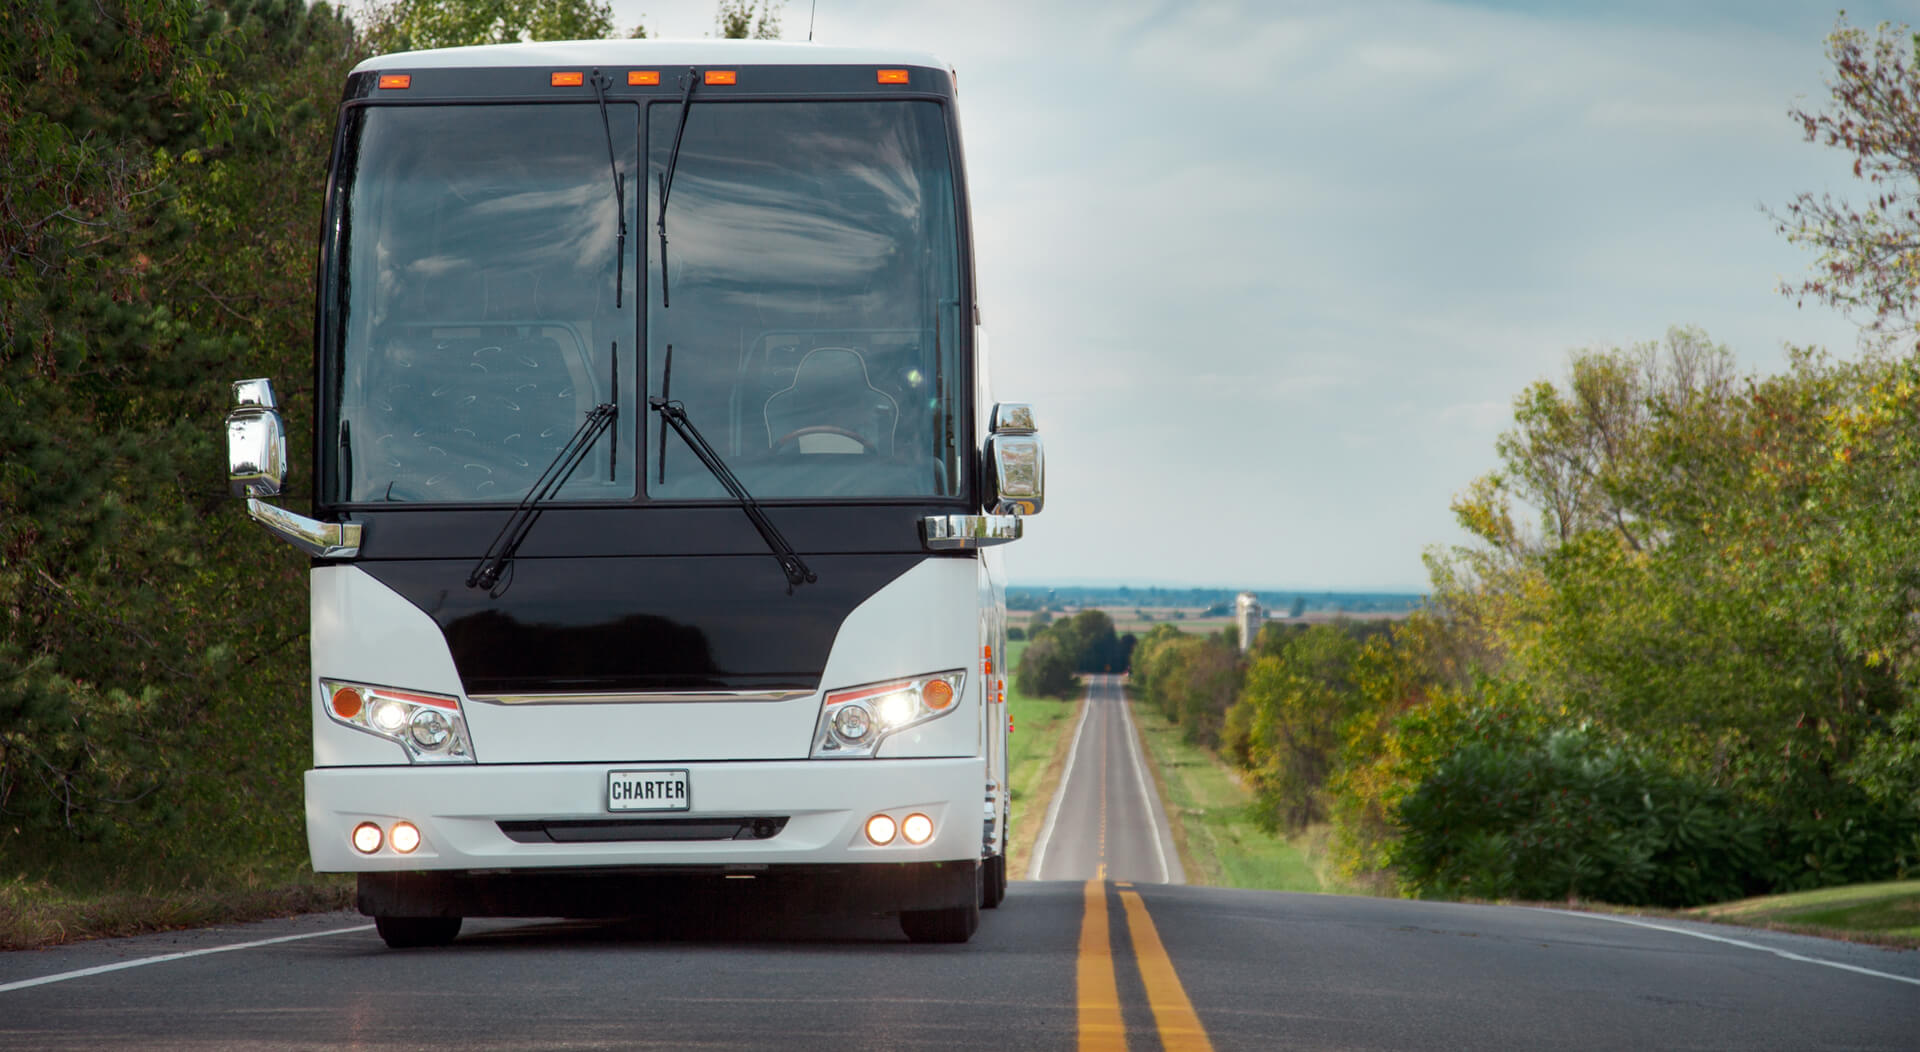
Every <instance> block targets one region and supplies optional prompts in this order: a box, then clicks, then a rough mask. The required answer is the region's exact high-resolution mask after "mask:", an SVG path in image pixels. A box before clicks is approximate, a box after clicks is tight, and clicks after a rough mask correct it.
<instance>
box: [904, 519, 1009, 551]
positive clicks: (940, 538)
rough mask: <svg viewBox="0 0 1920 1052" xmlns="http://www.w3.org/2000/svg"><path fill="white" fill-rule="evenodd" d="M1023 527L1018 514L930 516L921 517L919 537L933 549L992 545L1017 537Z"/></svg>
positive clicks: (1004, 542)
mask: <svg viewBox="0 0 1920 1052" xmlns="http://www.w3.org/2000/svg"><path fill="white" fill-rule="evenodd" d="M1025 530H1026V527H1025V524H1024V523H1022V522H1021V520H1020V516H1019V515H929V516H927V517H926V518H924V519H921V520H920V537H921V540H922V541H923V542H924V543H925V544H926V546H927V548H928V549H930V550H932V551H936V552H940V551H961V550H966V549H972V548H991V547H993V546H994V545H997V544H1007V543H1010V542H1012V541H1017V540H1019V539H1020V536H1021V534H1022V533H1024V532H1025Z"/></svg>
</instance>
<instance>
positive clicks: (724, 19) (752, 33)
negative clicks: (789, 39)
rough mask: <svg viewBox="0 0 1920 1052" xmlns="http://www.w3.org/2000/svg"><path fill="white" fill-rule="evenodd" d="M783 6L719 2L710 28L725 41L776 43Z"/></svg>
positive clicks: (767, 0) (778, 2)
mask: <svg viewBox="0 0 1920 1052" xmlns="http://www.w3.org/2000/svg"><path fill="white" fill-rule="evenodd" d="M785 6H786V5H785V3H784V2H783V0H720V6H719V7H718V9H716V10H715V11H714V13H713V27H714V28H715V29H718V30H719V31H720V36H721V37H722V38H724V39H727V40H747V39H749V38H751V39H753V40H778V39H780V9H781V8H782V7H785Z"/></svg>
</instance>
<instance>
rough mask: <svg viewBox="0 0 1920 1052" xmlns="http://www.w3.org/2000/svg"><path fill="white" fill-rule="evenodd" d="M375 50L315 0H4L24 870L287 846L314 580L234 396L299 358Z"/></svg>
mask: <svg viewBox="0 0 1920 1052" xmlns="http://www.w3.org/2000/svg"><path fill="white" fill-rule="evenodd" d="M360 55H361V52H360V50H359V48H358V45H357V44H356V42H355V38H354V36H353V32H352V27H351V26H350V25H349V24H348V23H347V22H346V21H345V19H344V18H342V17H340V16H339V15H338V14H337V13H336V12H335V11H334V10H333V9H331V8H329V7H327V6H326V5H324V4H316V5H314V6H313V7H311V8H309V7H308V6H307V5H306V4H304V3H302V2H300V0H229V2H225V3H202V2H196V0H121V2H108V3H104V4H97V3H94V2H91V0H88V2H75V0H30V2H26V3H20V4H14V5H10V6H8V7H7V8H5V9H4V10H0V129H4V130H0V136H3V137H4V143H5V153H6V157H7V159H8V160H7V163H6V164H5V165H4V166H3V168H4V172H3V174H0V180H4V190H3V192H0V245H3V246H4V247H5V252H4V255H3V256H0V319H4V322H0V341H3V342H0V397H3V398H5V399H6V400H7V409H6V411H4V412H0V604H4V606H5V608H6V609H7V610H8V612H9V616H8V618H7V619H5V621H4V622H3V623H0V816H4V821H0V845H4V849H5V851H6V853H7V855H8V856H9V857H10V858H13V859H16V860H20V861H22V863H23V864H25V862H26V861H27V860H36V859H50V858H53V857H57V856H58V855H59V854H60V853H61V852H64V851H69V850H76V849H79V848H83V847H85V846H86V845H99V846H102V847H103V848H105V849H108V850H110V851H111V852H112V857H114V858H117V859H122V860H125V861H127V862H128V863H129V864H132V865H133V866H134V868H135V870H136V871H137V869H138V863H137V861H135V860H138V859H141V858H151V859H166V860H168V862H169V865H170V866H171V867H172V870H173V872H175V873H176V874H178V875H180V876H182V877H185V876H190V875H191V874H192V872H193V870H192V868H191V866H193V865H195V864H200V865H211V864H215V863H217V862H219V861H221V860H225V859H228V858H231V857H234V856H249V855H252V856H264V857H265V858H267V859H270V860H273V861H275V862H276V863H278V864H290V863H291V862H292V861H293V860H294V859H296V858H297V857H298V855H297V853H298V851H299V848H300V846H301V845H300V839H301V838H300V836H299V834H298V831H297V827H296V824H293V823H288V822H286V821H285V816H286V815H287V814H290V813H295V812H297V800H298V790H297V772H298V769H299V765H300V757H301V753H302V751H303V747H304V745H305V723H304V720H300V719H294V718H291V717H290V714H297V713H299V712H302V711H304V709H305V706H306V704H307V689H306V687H305V673H304V670H303V668H302V667H301V663H302V661H303V656H304V650H305V647H304V638H305V620H306V618H305V613H304V604H303V603H302V601H301V599H300V596H301V593H302V591H303V590H304V577H305V574H304V571H303V569H302V568H301V566H300V565H299V560H298V559H289V558H287V557H286V556H287V553H286V552H285V551H284V549H283V548H281V547H279V546H277V545H275V543H274V542H272V541H270V540H269V539H268V538H266V537H265V536H263V535H262V534H261V532H260V531H259V530H257V529H255V528H253V527H252V526H251V524H249V523H247V522H245V521H244V517H243V516H240V515H236V514H234V513H233V512H234V508H233V505H232V503H231V501H230V500H229V499H228V498H227V497H226V495H225V484H224V479H222V478H221V474H220V468H219V464H220V463H221V459H220V451H219V448H218V442H219V435H220V429H219V426H218V420H219V418H220V414H221V412H222V411H223V410H224V408H225V402H226V384H225V382H224V380H225V379H226V378H233V377H240V376H259V375H275V376H281V377H286V378H289V379H297V378H299V377H301V376H304V375H307V374H308V372H309V371H310V362H311V343H310V340H311V317H310V310H309V309H308V307H307V304H310V303H311V284H310V282H311V274H312V263H311V253H312V245H313V242H314V239H315V236H316V229H315V223H316V221H317V217H318V214H319V200H320V193H321V190H322V187H323V184H324V178H325V157H326V155H327V143H328V139H329V132H330V130H331V125H332V110H333V105H334V103H335V100H336V99H337V98H338V92H339V85H340V83H341V80H342V78H343V77H344V74H345V72H346V70H347V68H349V67H350V66H351V65H352V64H353V62H355V61H357V59H358V58H359V57H360ZM285 392H286V394H287V395H288V396H289V400H290V402H292V403H293V405H294V406H295V407H296V408H295V409H294V412H296V413H297V412H298V411H299V410H298V408H297V407H298V406H299V404H300V403H301V402H302V401H303V400H304V399H306V398H307V397H309V396H310V392H307V391H306V390H305V389H304V387H303V386H302V385H300V384H298V383H295V384H292V385H290V386H289V387H287V388H286V389H285ZM294 445H295V449H294V450H293V459H294V461H295V462H296V463H300V462H303V458H302V456H301V451H300V450H299V448H298V446H299V442H298V440H297V439H296V441H295V443H294Z"/></svg>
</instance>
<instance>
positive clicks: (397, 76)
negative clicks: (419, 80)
mask: <svg viewBox="0 0 1920 1052" xmlns="http://www.w3.org/2000/svg"><path fill="white" fill-rule="evenodd" d="M380 86H381V87H382V88H410V87H412V86H413V74H411V73H382V74H380Z"/></svg>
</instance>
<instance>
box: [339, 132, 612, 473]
mask: <svg viewBox="0 0 1920 1052" xmlns="http://www.w3.org/2000/svg"><path fill="white" fill-rule="evenodd" d="M638 114H639V111H638V107H636V106H633V105H610V106H609V107H608V108H607V115H608V120H609V121H610V123H611V127H612V138H613V147H614V155H615V158H616V160H617V163H618V164H619V166H620V168H621V170H622V171H623V172H626V173H628V174H627V175H626V178H627V181H628V184H629V190H628V192H627V209H628V212H629V213H630V215H629V219H628V225H629V228H630V230H632V231H634V232H637V230H638V227H637V222H638V219H637V215H635V214H633V213H636V212H637V205H638V201H637V197H638V193H637V190H638V187H637V186H636V185H635V177H634V175H633V174H632V173H633V171H634V167H635V162H636V158H635V153H636V149H635V147H636V140H637V137H638V134H637V133H638V126H637V121H638ZM350 120H351V123H350V125H349V128H348V147H347V149H348V153H347V160H346V163H345V165H344V166H343V170H342V173H341V181H342V182H343V184H344V185H345V187H346V191H345V195H344V199H343V200H342V202H341V211H340V215H339V217H338V218H339V224H340V225H339V240H338V242H337V245H338V258H337V260H336V262H337V265H338V266H339V267H340V271H339V273H338V285H339V289H340V292H339V296H338V300H337V302H336V309H337V310H338V312H339V323H340V324H339V331H340V347H339V350H338V354H339V363H340V369H339V372H338V374H337V381H336V387H335V391H334V404H335V412H336V416H335V421H334V423H335V427H334V441H336V442H337V443H338V450H337V453H338V455H337V456H336V457H335V458H334V460H333V463H335V464H336V465H338V466H337V467H336V469H335V471H334V475H335V477H334V478H333V479H332V480H331V489H330V492H332V493H333V494H334V495H335V497H336V499H341V500H349V501H496V500H499V501H512V500H518V499H520V498H521V497H522V496H523V495H524V494H525V493H526V492H527V490H528V488H529V487H530V486H531V485H532V483H533V482H534V480H535V479H536V478H537V477H538V476H539V475H540V474H541V472H542V471H543V470H544V469H545V468H546V467H547V466H548V464H549V463H550V462H551V461H552V460H553V458H554V455H555V454H556V453H557V452H558V451H559V449H560V448H561V446H562V445H563V444H564V443H565V442H566V441H567V439H568V438H569V437H571V436H572V435H573V433H574V431H575V429H576V428H577V427H579V425H580V423H581V421H582V419H583V418H584V417H585V415H586V413H587V412H588V411H589V410H591V409H592V408H593V406H594V405H596V404H597V403H600V402H609V401H615V402H617V404H618V405H619V407H620V415H619V418H618V423H617V428H616V431H615V432H609V433H608V434H606V435H603V436H602V437H601V439H600V440H599V442H598V443H597V444H596V445H595V447H594V449H593V450H592V451H591V453H590V454H589V455H588V456H587V458H586V459H585V460H584V461H583V462H582V463H581V465H580V467H579V469H578V470H577V471H576V472H575V473H574V475H573V477H572V480H571V481H570V482H569V483H568V485H567V487H566V488H565V489H564V490H563V491H562V497H563V498H564V499H569V500H594V499H620V498H627V497H631V496H632V494H633V492H634V484H633V476H634V471H635V465H634V456H633V449H634V436H635V428H636V426H637V417H638V416H639V412H638V411H637V408H636V407H637V405H638V399H637V398H636V397H635V392H634V390H633V386H634V378H635V377H636V375H637V373H638V369H637V362H638V355H637V353H636V350H637V348H636V346H635V343H636V341H635V338H634V332H635V319H634V311H635V304H634V287H635V285H636V274H635V269H636V268H635V266H634V265H633V263H632V262H629V263H628V264H627V265H626V267H625V268H624V283H625V286H626V288H625V289H624V291H623V292H622V294H621V296H620V303H621V306H620V307H617V308H616V307H615V305H614V304H615V287H614V286H615V275H616V273H617V271H618V268H616V266H615V252H616V243H617V234H618V229H619V222H618V216H617V210H616V207H615V204H614V191H613V177H612V173H611V172H610V170H609V167H608V163H607V133H606V131H604V130H603V127H602V124H601V118H600V111H599V109H598V107H595V106H591V105H587V106H582V105H578V104H570V105H542V106H413V107H368V108H364V109H360V110H357V111H355V112H354V114H353V116H352V117H351V118H350ZM635 248H636V245H635V242H634V240H633V239H632V238H631V237H630V238H629V242H628V246H627V251H628V255H629V258H630V259H631V258H632V256H633V255H634V254H635V253H634V250H635ZM616 341H617V342H618V343H619V345H620V349H619V357H620V359H621V360H620V361H619V362H618V363H615V361H614V360H613V353H612V347H613V345H614V343H615V342H616ZM616 372H617V374H618V384H619V386H620V387H621V388H622V390H620V391H619V392H618V397H617V399H616V397H615V391H614V389H613V388H614V384H615V375H616ZM616 432H617V433H616ZM616 450H617V452H616Z"/></svg>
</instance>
